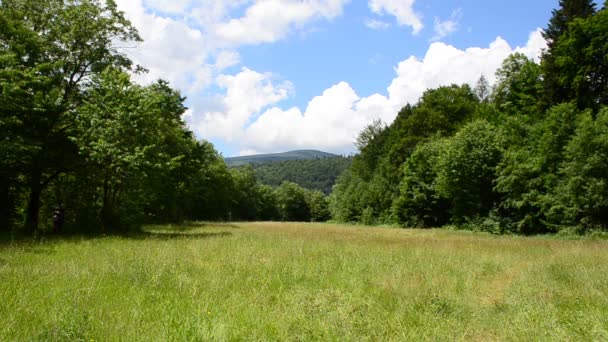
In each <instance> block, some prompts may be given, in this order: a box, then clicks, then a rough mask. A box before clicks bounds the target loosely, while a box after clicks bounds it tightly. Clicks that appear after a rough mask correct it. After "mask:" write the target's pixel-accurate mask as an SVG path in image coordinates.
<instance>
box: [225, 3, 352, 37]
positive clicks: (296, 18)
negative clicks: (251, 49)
mask: <svg viewBox="0 0 608 342" xmlns="http://www.w3.org/2000/svg"><path fill="white" fill-rule="evenodd" d="M347 1H348V0H316V1H296V0H260V1H257V2H256V3H255V4H253V5H252V6H251V7H249V8H248V9H247V11H246V13H245V15H244V16H243V17H241V18H238V19H231V20H229V21H228V22H226V23H222V24H219V25H217V27H216V28H215V34H216V35H217V36H218V37H219V38H220V39H221V40H222V41H223V42H227V43H230V44H234V45H240V44H259V43H272V42H276V41H277V40H279V39H282V38H284V37H285V36H287V34H288V33H289V32H290V31H291V30H292V29H293V28H294V27H299V26H302V25H304V24H305V23H307V22H310V21H312V20H314V19H318V18H325V19H332V18H334V17H336V16H338V15H340V14H342V7H343V6H344V4H345V3H346V2H347Z"/></svg>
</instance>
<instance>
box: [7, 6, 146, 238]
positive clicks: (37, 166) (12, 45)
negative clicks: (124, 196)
mask: <svg viewBox="0 0 608 342" xmlns="http://www.w3.org/2000/svg"><path fill="white" fill-rule="evenodd" d="M139 40H140V37H139V36H138V34H137V31H136V30H135V29H134V28H133V26H132V25H131V24H130V23H129V21H127V20H126V19H125V18H124V15H123V13H121V12H120V11H118V10H117V8H116V4H115V3H114V2H113V1H107V2H101V1H93V0H88V1H75V0H71V1H64V0H46V1H38V0H5V1H2V2H0V41H2V44H1V45H0V65H1V66H2V68H0V89H1V90H2V91H1V93H0V94H1V96H0V97H1V99H0V108H1V109H0V111H1V113H0V125H1V126H2V128H3V131H4V128H7V132H9V133H8V134H9V137H12V139H11V140H10V142H9V143H7V144H6V145H9V146H6V145H5V146H2V147H1V148H2V150H6V151H7V152H9V154H8V156H9V157H11V158H13V157H15V156H16V157H17V158H18V159H19V160H10V159H9V160H7V161H5V162H3V164H4V163H6V164H7V166H8V167H9V168H10V171H9V172H10V173H11V174H10V175H9V177H8V180H9V181H8V183H9V184H8V186H7V185H3V189H1V190H3V191H6V190H8V191H9V194H8V195H5V194H4V193H3V195H2V196H1V197H2V198H3V200H6V199H9V201H10V199H11V198H15V197H17V196H15V194H14V193H13V194H11V192H12V191H15V192H26V193H27V200H25V202H26V203H12V204H11V205H16V206H17V205H18V206H25V207H26V215H25V216H26V217H25V221H26V222H25V227H26V229H28V231H30V232H31V231H33V230H35V229H36V228H37V227H38V223H39V222H38V221H39V212H40V208H41V203H40V198H41V196H42V195H43V192H44V191H45V190H47V189H48V187H49V186H50V185H51V184H52V183H53V181H55V180H56V179H57V177H59V176H60V175H61V174H63V173H65V172H67V171H68V170H69V169H71V168H73V167H77V165H78V157H77V152H76V148H75V147H74V145H73V144H72V143H71V140H70V139H69V138H70V137H73V136H74V132H73V131H72V128H73V127H74V125H73V122H72V121H71V115H70V114H71V112H72V111H73V110H74V109H75V108H76V107H77V106H78V105H79V104H81V103H82V99H83V96H84V94H83V93H84V90H85V88H86V83H87V81H88V80H89V79H90V78H91V77H93V76H94V75H96V74H98V73H100V72H102V71H103V70H105V69H106V67H109V66H112V67H115V68H122V69H128V68H130V67H131V61H130V60H129V59H128V58H126V57H125V55H124V54H123V53H121V52H119V51H118V50H117V49H116V48H114V44H116V43H126V42H134V41H139ZM2 138H3V139H2V140H4V138H5V137H2ZM17 151H18V152H19V154H16V152H17ZM2 152H4V151H2ZM1 166H4V165H1ZM16 179H23V180H24V181H23V182H21V181H16ZM13 210H14V209H13V208H9V211H13ZM9 216H10V215H9Z"/></svg>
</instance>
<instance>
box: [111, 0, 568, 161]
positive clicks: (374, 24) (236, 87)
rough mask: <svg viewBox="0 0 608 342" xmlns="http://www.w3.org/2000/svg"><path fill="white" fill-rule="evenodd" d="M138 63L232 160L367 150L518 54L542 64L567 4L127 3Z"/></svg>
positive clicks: (146, 79) (518, 0)
mask: <svg viewBox="0 0 608 342" xmlns="http://www.w3.org/2000/svg"><path fill="white" fill-rule="evenodd" d="M117 3H118V6H119V8H120V9H121V10H122V11H124V12H125V13H126V17H127V18H128V19H129V20H131V22H132V23H133V25H134V26H135V27H136V28H137V29H138V30H139V32H140V35H141V36H142V38H143V39H144V42H143V43H139V44H137V45H134V46H130V47H129V48H128V49H127V53H128V54H129V56H130V57H131V58H132V59H133V60H134V61H135V62H136V63H137V64H139V65H142V66H144V67H145V68H146V69H148V70H149V72H148V73H147V74H144V75H140V76H136V77H137V79H138V82H141V83H144V84H146V83H150V82H154V81H155V80H157V79H159V78H162V79H164V80H167V81H169V82H170V83H171V85H172V87H174V88H176V89H179V90H180V91H181V92H182V94H183V95H184V96H186V97H187V100H186V105H187V107H188V110H187V112H186V113H185V114H184V120H185V121H186V122H187V124H188V126H189V128H190V129H191V130H192V131H193V132H194V133H195V134H196V136H197V138H199V139H205V140H208V141H211V142H212V143H213V144H214V145H215V147H216V149H217V150H218V151H220V152H221V153H222V154H223V155H224V156H226V157H229V156H237V155H249V154H257V153H273V152H283V151H289V150H294V149H318V150H322V151H327V152H333V153H338V154H350V153H353V152H355V151H356V149H355V147H354V141H355V139H356V137H357V135H358V134H359V132H360V131H361V130H362V129H363V128H364V127H365V126H367V125H369V124H370V123H372V122H373V121H374V120H375V119H381V120H382V121H383V122H385V123H387V124H390V123H391V122H392V121H393V120H394V118H395V117H396V114H397V112H398V111H399V109H400V108H402V107H403V106H404V105H405V104H407V103H411V104H414V103H416V102H417V101H418V99H419V98H420V96H421V95H422V93H423V92H424V91H425V90H427V89H430V88H436V87H438V86H442V85H450V84H453V83H456V84H463V83H468V84H471V85H474V84H475V83H476V81H477V80H478V79H479V77H480V76H481V75H485V76H486V78H487V79H488V80H489V81H490V83H494V81H495V78H494V73H495V71H496V69H497V68H499V67H500V65H501V63H502V61H503V60H504V59H505V58H506V57H507V56H508V55H510V54H511V53H514V52H521V53H524V54H526V55H527V56H529V57H530V58H534V59H536V60H538V57H539V55H540V52H541V51H542V49H543V48H545V47H546V43H545V41H544V39H543V38H542V34H541V30H542V28H544V27H546V25H547V22H548V20H549V18H550V16H551V10H552V9H554V8H556V7H557V4H558V0H533V1H530V0H526V1H523V0H511V1H481V0H117Z"/></svg>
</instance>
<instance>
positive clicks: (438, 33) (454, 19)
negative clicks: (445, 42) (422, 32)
mask: <svg viewBox="0 0 608 342" xmlns="http://www.w3.org/2000/svg"><path fill="white" fill-rule="evenodd" d="M461 18H462V10H461V9H460V8H459V9H457V10H455V11H454V12H452V15H451V16H450V19H447V20H444V21H442V20H441V19H439V18H438V17H435V26H434V29H435V36H433V38H431V41H438V40H441V39H443V38H445V37H447V36H449V35H450V34H452V33H454V32H456V31H458V27H459V25H460V24H459V21H460V19H461Z"/></svg>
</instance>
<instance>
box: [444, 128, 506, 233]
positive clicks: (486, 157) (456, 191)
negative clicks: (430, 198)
mask: <svg viewBox="0 0 608 342" xmlns="http://www.w3.org/2000/svg"><path fill="white" fill-rule="evenodd" d="M503 151H504V139H503V138H502V136H501V133H500V131H499V130H498V129H496V128H495V127H494V126H492V125H491V124H489V123H487V122H486V121H474V122H472V123H470V124H468V125H466V126H465V127H463V128H462V129H461V130H460V131H459V132H458V133H457V134H456V135H455V136H454V137H453V138H451V139H449V140H448V141H447V144H446V146H445V147H444V149H443V151H441V153H440V154H439V157H438V159H437V161H436V163H437V165H436V168H437V179H436V185H435V188H436V191H437V194H438V195H439V196H441V197H444V198H447V199H449V200H450V201H451V211H452V220H453V221H455V222H463V221H466V220H468V219H471V218H473V217H475V216H485V215H487V214H488V213H489V211H490V210H491V209H492V208H493V206H494V204H495V202H496V201H497V199H498V198H497V195H496V193H495V192H494V191H493V187H494V180H495V179H496V166H497V165H498V163H499V162H500V161H501V159H502V154H503Z"/></svg>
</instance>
